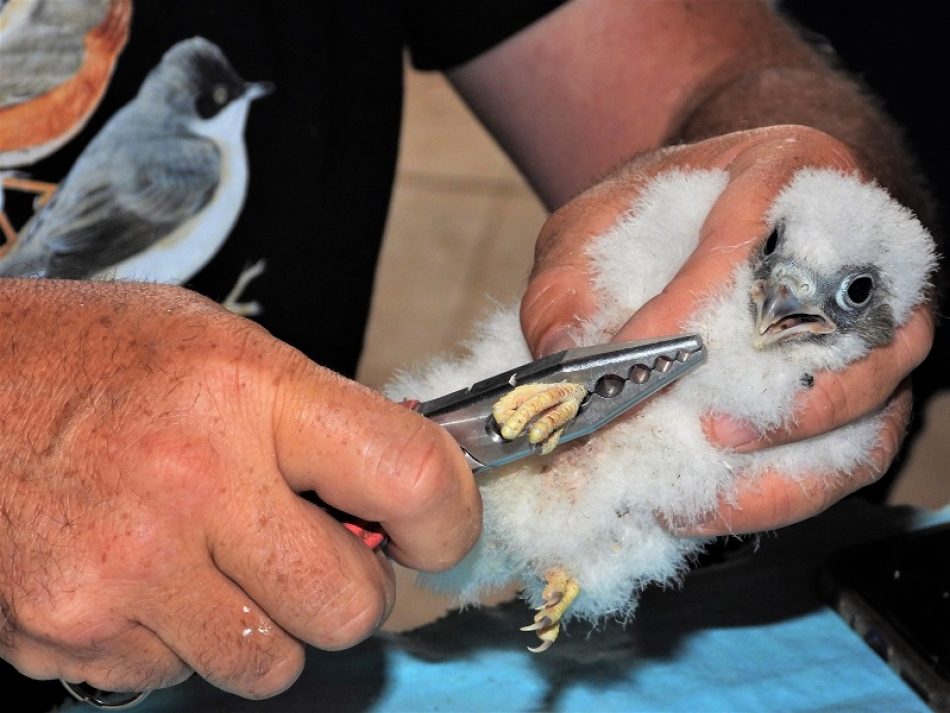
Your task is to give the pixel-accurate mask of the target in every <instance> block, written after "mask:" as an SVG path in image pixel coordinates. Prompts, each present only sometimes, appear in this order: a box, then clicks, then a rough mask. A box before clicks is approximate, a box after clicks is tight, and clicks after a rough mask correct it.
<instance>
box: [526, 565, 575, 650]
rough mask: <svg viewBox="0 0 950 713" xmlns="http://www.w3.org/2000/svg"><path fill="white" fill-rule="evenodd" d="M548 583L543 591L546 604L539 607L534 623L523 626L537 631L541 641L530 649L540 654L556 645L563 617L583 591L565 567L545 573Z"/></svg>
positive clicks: (542, 594)
mask: <svg viewBox="0 0 950 713" xmlns="http://www.w3.org/2000/svg"><path fill="white" fill-rule="evenodd" d="M545 580H546V581H547V585H546V586H545V587H544V590H543V591H542V592H541V596H542V597H544V604H542V605H541V606H540V607H538V613H537V614H535V615H534V623H533V624H529V625H528V626H523V627H521V630H522V631H534V632H537V634H538V638H539V639H541V643H540V644H538V645H537V646H534V647H531V646H529V647H528V651H531V652H533V653H536V654H540V653H541V652H543V651H547V650H548V649H550V648H551V646H553V645H554V642H555V640H557V635H558V634H559V633H560V631H561V617H563V616H564V612H566V611H567V608H568V607H569V606H571V603H572V602H573V601H574V600H575V599H576V598H577V595H578V594H580V592H581V585H580V584H578V583H577V580H576V579H574V578H573V577H571V576H570V575H569V574H568V573H567V572H565V571H564V570H563V569H552V570H551V571H550V572H548V573H547V574H546V575H545Z"/></svg>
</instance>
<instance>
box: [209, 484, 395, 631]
mask: <svg viewBox="0 0 950 713" xmlns="http://www.w3.org/2000/svg"><path fill="white" fill-rule="evenodd" d="M244 511H245V513H246V516H245V517H244V518H243V519H242V520H241V521H235V520H234V519H233V518H230V517H227V516H226V517H224V518H223V519H222V521H221V522H220V523H216V524H215V526H214V528H213V530H212V533H211V535H210V547H211V552H212V556H213V558H214V561H215V564H216V565H217V566H218V567H219V568H220V570H221V571H222V572H224V573H225V574H226V575H227V576H228V577H230V578H231V579H232V580H234V582H235V583H237V585H238V586H239V587H240V588H241V589H242V590H243V591H245V592H247V594H248V595H249V596H250V597H251V598H252V599H253V600H254V601H255V602H257V603H258V604H259V605H260V606H261V608H262V609H263V610H264V611H266V612H268V614H269V615H270V616H271V617H272V618H273V619H274V620H275V621H276V622H277V623H278V624H279V625H280V626H281V627H282V628H283V629H284V630H286V631H287V632H289V633H290V634H292V635H293V636H295V637H297V638H299V639H303V640H304V641H307V642H308V643H310V644H313V645H314V646H317V647H318V648H321V649H328V650H336V649H343V648H347V647H349V646H353V645H354V644H357V643H359V642H360V641H362V640H363V639H365V638H366V637H367V636H369V635H370V634H372V633H373V632H374V631H375V630H376V629H377V628H378V627H379V626H380V625H381V624H382V622H383V620H384V619H385V617H386V616H387V615H388V613H389V610H390V609H391V607H392V602H393V600H394V599H395V585H394V582H393V576H394V575H393V574H392V571H391V568H390V567H389V566H388V564H385V563H384V562H383V561H381V559H380V558H379V556H378V555H377V554H376V553H374V552H373V551H372V550H370V549H369V548H368V547H366V546H365V545H364V544H363V543H362V542H361V541H360V540H359V539H358V538H356V537H354V536H353V535H352V534H350V533H349V532H348V531H347V530H346V529H344V528H343V527H342V526H341V525H340V524H339V523H338V522H337V521H336V520H334V519H333V518H332V517H330V516H329V515H327V514H326V513H325V512H324V511H322V510H321V509H320V508H318V507H316V506H315V505H313V504H311V503H309V502H306V501H305V500H303V499H302V498H300V497H298V496H296V495H294V494H293V493H291V492H290V491H289V490H288V491H287V492H286V496H280V495H272V497H270V498H269V499H268V500H267V502H262V503H261V504H260V505H259V506H256V507H255V505H254V504H253V503H246V504H245V505H244Z"/></svg>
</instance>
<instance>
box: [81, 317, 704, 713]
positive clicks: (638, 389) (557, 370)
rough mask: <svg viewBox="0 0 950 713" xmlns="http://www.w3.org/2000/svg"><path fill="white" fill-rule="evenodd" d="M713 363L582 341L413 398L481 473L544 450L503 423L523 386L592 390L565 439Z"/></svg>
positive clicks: (657, 345) (369, 539) (678, 353)
mask: <svg viewBox="0 0 950 713" xmlns="http://www.w3.org/2000/svg"><path fill="white" fill-rule="evenodd" d="M705 361H706V349H705V346H704V345H703V340H702V338H701V337H700V336H699V335H696V334H685V335H680V336H677V337H667V338H660V339H647V340H638V341H633V342H618V343H614V344H602V345H597V346H593V347H576V348H574V349H567V350H565V351H562V352H558V353H557V354H552V355H550V356H546V357H543V358H541V359H537V360H535V361H532V362H529V363H527V364H524V365H522V366H519V367H517V368H515V369H511V370H509V371H505V372H502V373H501V374H497V375H495V376H492V377H490V378H488V379H484V380H482V381H479V382H478V383H476V384H472V385H471V386H469V387H468V388H465V389H460V390H459V391H454V392H452V393H450V394H446V395H445V396H440V397H439V398H436V399H432V400H431V401H422V402H417V401H411V402H405V403H406V405H407V406H409V407H411V408H412V409H413V410H415V411H417V412H418V413H420V414H422V415H423V416H425V417H426V418H429V419H431V420H432V421H434V422H435V423H438V424H439V425H440V426H442V427H443V428H444V429H445V430H446V431H448V432H449V433H450V434H451V435H452V437H453V438H455V440H456V441H457V442H458V444H459V446H460V447H461V449H462V453H463V454H464V455H465V458H466V460H467V461H468V463H469V465H470V466H471V468H472V472H474V473H478V472H481V471H485V470H489V469H491V468H497V467H499V466H502V465H505V464H506V463H511V462H513V461H516V460H519V459H521V458H525V457H527V456H530V455H534V454H536V453H538V452H539V450H540V446H539V445H537V444H533V443H531V442H529V440H528V439H527V438H526V437H518V438H513V439H508V438H505V437H504V436H502V434H501V433H500V432H499V429H498V425H497V423H496V422H495V419H494V415H493V408H494V406H495V404H496V402H497V401H498V400H499V399H500V398H502V397H503V396H505V395H506V394H507V393H509V392H511V390H512V389H514V388H515V387H518V386H523V385H525V384H554V383H569V384H576V385H578V386H580V387H583V390H584V392H586V393H585V395H584V397H583V399H582V401H581V403H580V406H579V409H578V411H577V415H576V416H574V418H573V419H572V420H571V421H570V422H569V423H567V424H566V425H565V426H564V430H563V432H562V433H561V435H560V440H559V442H560V443H566V442H568V441H572V440H574V439H576V438H581V437H583V436H587V435H589V434H591V433H593V432H594V431H596V430H597V429H599V428H600V427H602V426H604V425H606V424H608V423H610V422H611V421H613V420H614V419H615V418H617V417H618V416H621V415H622V414H624V413H626V412H627V411H629V410H630V409H632V408H633V407H634V406H636V405H637V404H639V403H640V402H642V401H644V400H645V399H647V398H649V397H650V396H652V395H653V394H655V393H656V392H657V391H659V390H660V389H662V388H663V387H665V386H668V385H669V384H671V383H672V382H674V381H676V380H677V379H678V378H680V377H681V376H683V375H684V374H686V373H688V372H690V371H692V370H693V369H694V368H696V367H697V366H699V365H700V364H702V363H704V362H705ZM341 515H342V514H341ZM341 519H343V520H344V523H343V524H344V525H345V526H346V527H347V529H349V530H350V531H351V532H353V533H354V534H355V535H357V536H358V537H360V538H361V539H362V540H363V541H364V542H365V543H366V544H367V545H368V546H369V547H378V546H380V545H382V544H384V543H385V541H386V535H385V533H383V532H382V530H381V529H380V528H379V527H378V526H374V524H373V523H367V522H358V523H357V522H353V521H352V518H349V517H348V516H346V515H342V517H341ZM63 685H64V686H66V690H68V691H69V692H70V693H71V694H72V695H73V696H74V697H75V698H77V699H78V700H80V701H82V702H84V703H87V704H89V705H92V706H93V707H95V708H99V709H101V710H120V709H124V708H131V707H132V706H135V705H137V704H138V703H139V702H141V701H142V700H143V699H144V698H145V696H146V695H147V692H129V693H110V692H108V691H100V690H98V689H95V688H92V687H91V686H88V685H87V684H85V683H80V684H75V683H66V682H65V681H64V682H63Z"/></svg>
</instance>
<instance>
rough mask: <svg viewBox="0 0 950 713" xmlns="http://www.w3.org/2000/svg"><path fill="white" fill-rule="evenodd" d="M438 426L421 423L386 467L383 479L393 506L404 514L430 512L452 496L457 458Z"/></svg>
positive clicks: (454, 449)
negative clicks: (453, 474)
mask: <svg viewBox="0 0 950 713" xmlns="http://www.w3.org/2000/svg"><path fill="white" fill-rule="evenodd" d="M444 435H445V434H443V433H442V432H441V431H440V430H439V427H438V426H435V425H434V424H430V423H426V422H424V421H422V422H419V423H418V424H417V426H416V430H415V431H414V432H413V433H412V434H411V435H409V437H408V438H407V439H406V440H405V441H404V442H403V444H402V446H401V447H400V448H398V449H393V450H394V454H393V459H392V460H391V461H388V459H387V462H386V463H385V465H384V466H383V467H384V468H385V473H384V480H385V481H386V487H387V488H388V492H389V493H390V495H391V502H392V504H393V505H395V506H397V507H399V508H400V509H401V510H403V511H404V512H409V513H411V512H420V511H427V510H429V509H431V508H432V507H435V506H436V505H437V504H439V503H441V502H443V501H444V500H445V499H446V498H447V497H449V496H451V494H452V493H453V491H454V490H456V488H455V484H454V482H453V477H452V473H453V472H454V471H455V469H456V464H455V461H456V460H457V459H458V455H457V453H454V452H453V451H457V450H458V449H457V447H455V446H454V445H453V446H451V450H450V444H449V443H447V442H446V439H445V437H444Z"/></svg>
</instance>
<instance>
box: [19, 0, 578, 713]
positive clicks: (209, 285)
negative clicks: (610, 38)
mask: <svg viewBox="0 0 950 713" xmlns="http://www.w3.org/2000/svg"><path fill="white" fill-rule="evenodd" d="M558 4H560V3H559V2H553V1H548V0H544V1H541V0H525V1H522V2H519V1H516V0H482V1H478V0H465V1H464V2H463V1H456V2H445V1H444V0H417V1H411V0H407V1H406V2H396V1H395V0H339V2H331V1H329V0H219V1H217V2H212V1H210V0H199V1H198V2H196V1H195V0H135V2H134V7H133V16H132V27H131V31H130V36H129V41H128V44H127V46H126V47H125V49H124V51H123V52H122V55H121V56H120V58H119V61H118V64H117V66H116V70H115V74H114V76H113V78H112V81H111V83H110V85H109V89H108V91H107V92H106V95H105V97H104V98H103V101H102V103H101V105H100V106H99V108H98V109H97V110H96V112H95V114H94V115H93V117H92V119H91V120H90V122H89V123H88V125H87V126H86V127H85V129H83V131H82V132H81V133H80V134H78V135H77V137H76V138H75V139H73V140H72V141H71V142H69V143H68V144H67V145H66V146H65V147H64V148H62V149H60V150H59V151H58V152H56V153H54V154H53V155H52V156H50V157H49V158H47V159H45V160H43V161H40V162H38V163H36V164H34V165H32V166H29V167H28V169H27V170H28V171H29V173H30V174H31V175H32V176H33V177H34V178H37V179H40V180H47V181H53V182H57V181H60V180H61V179H62V178H63V177H65V175H66V174H67V172H68V171H69V168H70V167H71V166H72V165H73V163H74V162H75V160H76V158H77V156H78V155H79V154H80V152H81V151H82V150H83V148H84V147H85V145H86V144H87V143H88V142H89V141H90V140H91V139H92V138H93V137H94V136H95V135H96V134H97V133H98V132H99V130H100V129H101V128H102V127H103V125H104V124H105V122H106V121H107V120H108V119H109V118H110V117H111V116H112V115H113V114H114V113H115V112H116V111H117V110H118V109H119V108H120V107H122V106H124V105H125V104H126V103H127V102H129V101H130V100H132V99H133V98H134V97H135V95H136V93H137V92H138V89H139V87H140V86H141V83H142V80H143V79H144V77H145V76H146V74H148V72H149V71H150V70H151V69H152V68H153V67H155V66H156V65H157V64H158V63H159V61H160V60H161V58H162V55H163V54H164V53H165V51H166V50H167V49H168V48H169V47H171V46H172V45H173V44H175V43H176V42H178V41H180V40H183V39H186V38H189V37H193V36H195V35H200V36H203V37H205V38H206V39H208V40H210V41H212V42H214V43H215V44H216V45H218V46H219V47H220V48H221V49H222V50H223V52H224V54H225V55H226V56H227V58H228V60H229V61H230V63H231V64H232V65H233V67H234V68H235V69H236V70H237V72H238V74H240V75H241V77H242V78H243V79H245V80H247V81H258V80H268V81H271V82H273V83H274V85H275V87H276V91H275V92H274V93H273V94H272V95H271V96H269V97H266V98H264V99H260V100H258V101H256V102H255V103H254V104H253V105H252V107H251V110H250V116H249V120H248V124H247V128H246V131H245V138H246V142H245V143H246V145H247V153H248V162H249V167H250V183H249V188H248V193H247V197H246V200H245V203H244V206H243V209H242V211H241V213H240V217H239V219H238V222H237V224H236V225H235V227H234V229H233V230H232V231H231V233H230V236H229V237H228V240H227V242H226V243H225V244H224V246H223V247H222V248H221V250H220V251H219V252H218V254H217V255H216V256H215V257H214V258H213V259H212V261H211V262H210V263H209V264H208V265H207V266H206V267H205V268H204V269H202V270H201V271H200V272H199V273H197V274H196V275H195V276H194V277H193V278H192V279H191V280H190V281H189V282H188V283H187V286H188V287H191V288H193V289H195V290H197V291H199V292H201V293H203V294H205V295H207V296H209V297H211V298H212V299H215V300H221V299H222V298H224V297H225V295H226V294H227V293H228V292H229V290H230V289H231V287H232V286H233V285H234V283H235V280H236V279H237V276H238V274H239V273H240V272H241V270H242V269H243V268H244V267H245V266H247V265H248V264H249V263H252V262H254V261H256V260H258V259H260V258H264V259H265V260H266V264H267V267H266V270H265V272H264V273H263V274H262V275H261V276H260V277H258V278H257V279H256V280H255V281H253V282H252V283H251V284H250V286H249V287H248V289H247V290H246V291H245V293H244V295H243V299H246V300H256V301H258V302H259V303H260V304H261V305H262V308H263V311H262V313H261V314H260V315H259V316H258V317H257V318H256V319H257V320H258V321H259V322H260V323H261V324H263V325H264V326H265V327H266V328H268V329H269V330H270V331H271V332H272V333H273V334H274V335H275V336H277V337H278V338H280V339H283V340H285V341H287V342H289V343H290V344H292V345H294V346H296V347H297V348H299V349H301V350H302V351H303V352H304V353H306V354H307V355H308V356H310V357H311V358H313V359H314V360H316V361H318V362H319V363H321V364H324V365H325V366H328V367H330V368H332V369H335V370H336V371H339V372H341V373H343V374H347V375H352V374H353V373H354V371H355V369H356V365H357V360H358V358H359V354H360V350H361V348H362V339H363V331H364V327H365V322H366V317H367V314H368V311H369V304H370V293H371V289H372V285H373V277H374V269H375V265H376V259H377V253H378V250H379V246H380V241H381V238H382V234H383V228H384V224H385V220H386V211H387V208H388V203H389V196H390V191H391V187H392V180H393V175H394V170H395V162H396V156H397V148H398V137H399V122H400V117H401V111H402V75H403V67H404V64H403V62H404V49H405V48H406V47H408V48H409V51H410V53H411V57H412V60H413V61H414V63H415V64H416V65H417V66H418V67H420V68H425V69H442V68H448V67H451V66H454V65H457V64H460V63H462V62H464V61H466V60H468V59H470V58H472V57H474V56H476V55H477V54H479V53H480V52H482V51H484V50H486V49H487V48H489V47H491V46H492V45H494V44H495V43H497V42H499V41H501V40H502V39H504V38H505V37H507V36H509V35H510V34H512V33H514V32H516V31H517V30H518V29H520V28H522V27H524V26H525V25H527V24H528V23H530V22H531V21H532V20H534V19H536V18H537V17H539V16H541V15H543V14H544V13H546V12H548V11H549V10H551V9H553V8H554V7H556V6H557V5H558ZM4 69H5V71H6V70H7V69H8V68H4ZM14 203H15V201H13V200H9V201H8V203H7V207H8V209H15V208H16V206H15V205H14ZM2 614H3V613H2V612H0V615H2ZM8 679H9V685H8ZM14 682H15V684H16V685H15V686H14V685H13V684H14ZM0 683H2V684H3V686H2V689H3V690H4V691H5V692H6V695H7V696H8V697H10V696H12V695H13V694H12V693H11V690H14V689H21V690H23V696H24V698H26V699H27V700H30V701H31V703H29V704H24V706H26V707H20V708H18V709H19V710H23V711H30V710H36V711H44V710H47V709H49V708H50V707H51V706H52V705H53V704H54V703H55V702H57V701H59V700H61V699H62V697H63V695H64V692H63V689H62V687H61V686H59V684H58V682H55V681H53V682H29V681H27V680H26V679H23V678H22V677H19V676H18V675H17V674H16V673H15V672H14V671H13V670H12V669H11V668H10V667H9V666H8V665H7V664H5V663H2V662H0ZM11 700H12V699H11Z"/></svg>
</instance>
